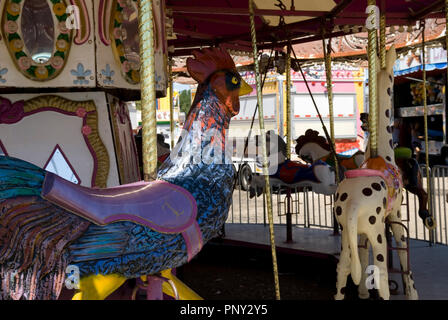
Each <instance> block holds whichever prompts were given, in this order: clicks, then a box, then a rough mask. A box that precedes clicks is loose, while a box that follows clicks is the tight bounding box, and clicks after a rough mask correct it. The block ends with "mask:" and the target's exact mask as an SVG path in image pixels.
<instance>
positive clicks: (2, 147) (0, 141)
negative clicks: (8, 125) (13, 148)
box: [0, 139, 8, 156]
mask: <svg viewBox="0 0 448 320" xmlns="http://www.w3.org/2000/svg"><path fill="white" fill-rule="evenodd" d="M0 150H1V151H2V152H3V154H4V155H5V156H8V151H6V147H5V146H4V144H3V143H2V140H1V139H0Z"/></svg>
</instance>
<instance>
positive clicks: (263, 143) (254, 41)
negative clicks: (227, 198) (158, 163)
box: [249, 0, 280, 300]
mask: <svg viewBox="0 0 448 320" xmlns="http://www.w3.org/2000/svg"><path fill="white" fill-rule="evenodd" d="M249 13H250V15H249V18H250V34H251V37H252V52H253V57H254V64H255V79H256V83H257V103H258V121H259V124H260V131H261V132H260V135H261V149H262V155H263V175H264V177H265V183H266V187H265V192H266V206H267V212H268V220H269V234H270V240H271V253H272V265H273V269H274V270H273V271H274V285H275V298H276V299H277V300H280V285H279V280H278V267H277V253H276V251H275V236H274V218H273V214H272V198H271V186H270V183H269V172H268V159H267V158H268V157H267V151H266V133H265V129H264V118H263V99H262V92H261V79H260V66H259V63H258V59H257V53H258V49H257V36H256V33H255V20H254V3H253V0H249Z"/></svg>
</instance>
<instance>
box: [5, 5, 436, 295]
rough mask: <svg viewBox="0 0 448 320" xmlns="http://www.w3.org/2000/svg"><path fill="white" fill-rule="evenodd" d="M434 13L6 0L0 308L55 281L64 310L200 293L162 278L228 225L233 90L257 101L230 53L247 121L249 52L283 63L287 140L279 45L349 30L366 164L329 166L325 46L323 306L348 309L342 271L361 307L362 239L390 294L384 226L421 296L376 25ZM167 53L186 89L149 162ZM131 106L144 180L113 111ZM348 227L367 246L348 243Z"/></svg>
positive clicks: (47, 290) (125, 127)
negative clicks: (130, 288) (360, 73)
mask: <svg viewBox="0 0 448 320" xmlns="http://www.w3.org/2000/svg"><path fill="white" fill-rule="evenodd" d="M444 9H445V1H440V0H437V1H431V0H425V1H408V0H397V1H375V0H368V1H366V0H334V1H333V0H325V1H315V2H307V3H303V2H298V1H296V2H294V1H286V0H283V1H280V0H276V1H273V0H272V1H271V0H248V1H246V2H244V1H237V0H226V1H224V0H218V1H208V0H199V1H180V0H179V1H178V0H167V1H163V0H153V1H151V0H99V1H93V0H5V1H1V2H0V12H1V26H0V28H1V32H0V56H1V57H2V59H1V61H0V151H1V154H3V155H0V209H1V210H0V299H57V298H58V297H59V295H60V293H61V290H62V288H63V286H64V285H65V286H67V285H68V286H71V288H77V289H78V290H77V291H76V293H75V294H74V296H73V298H74V299H105V298H107V296H109V295H110V294H111V293H112V292H114V291H115V290H116V289H118V288H119V287H120V286H121V285H122V284H123V283H124V282H125V281H126V279H134V278H141V279H142V280H143V281H144V283H145V284H144V287H145V289H146V290H147V296H148V298H149V299H161V298H162V292H164V293H166V294H168V295H171V296H173V297H175V298H180V299H197V298H200V297H199V296H198V295H197V294H195V293H194V292H193V291H192V290H191V289H189V288H188V287H187V286H186V285H184V284H183V283H182V282H181V281H180V280H179V279H177V278H176V277H175V276H174V275H173V274H172V273H171V271H170V270H171V269H172V268H176V267H179V266H181V265H183V264H185V263H187V262H188V261H190V260H191V259H192V258H193V257H194V256H195V255H196V254H197V253H198V252H199V251H200V250H201V248H202V246H203V245H204V244H205V243H207V241H209V240H210V239H212V238H213V237H215V236H216V235H217V234H218V233H219V231H220V230H221V228H222V226H223V225H224V223H225V221H226V218H227V214H228V210H229V206H230V203H231V199H232V193H233V186H234V177H235V174H236V173H235V169H234V166H233V165H232V164H231V160H230V155H229V154H228V153H227V151H228V150H227V149H226V147H225V137H226V132H227V130H228V128H229V123H230V119H231V118H232V117H233V116H235V115H236V114H237V113H238V111H239V96H240V95H244V94H248V93H249V92H250V91H251V90H252V88H251V87H250V86H249V85H247V84H246V83H245V82H244V80H243V79H242V77H241V76H240V74H239V73H238V70H237V68H236V66H235V63H234V62H233V60H232V58H231V55H230V54H229V52H230V53H232V52H235V51H239V52H247V54H248V55H252V57H254V71H255V75H256V92H257V108H258V112H259V113H260V114H263V103H262V96H261V92H262V80H261V73H262V72H261V71H260V66H259V59H258V58H257V57H258V56H259V54H260V51H262V50H267V49H271V50H274V51H281V52H286V70H287V72H286V78H287V80H286V81H287V83H288V85H287V86H286V99H287V108H288V112H287V113H286V114H287V116H286V128H287V129H286V135H287V137H289V136H290V134H291V125H290V123H291V119H290V116H289V115H290V114H291V112H290V111H289V110H290V106H291V101H290V94H291V93H290V85H289V84H290V81H291V74H290V72H289V71H290V70H291V68H293V69H295V70H296V71H300V72H302V69H301V66H300V61H299V60H298V59H296V58H295V52H294V50H292V45H293V44H300V43H305V42H309V41H314V40H323V41H324V40H325V39H331V38H334V37H338V36H342V35H346V34H351V33H355V32H360V31H364V32H367V33H368V39H369V43H368V62H369V75H370V78H369V132H370V142H369V148H368V150H367V151H366V154H365V159H366V160H365V161H364V162H363V163H362V164H361V165H360V167H359V168H357V169H353V170H350V171H346V172H343V171H342V169H341V168H340V166H339V165H335V164H338V162H339V160H338V158H337V157H336V153H335V147H334V125H333V120H334V119H333V106H332V103H333V102H332V85H331V46H330V43H331V42H328V43H327V44H325V41H324V44H325V45H324V48H325V49H324V56H325V66H326V72H327V88H328V89H327V90H328V102H329V112H330V130H329V131H327V130H326V128H325V127H324V132H325V139H326V140H327V142H328V145H329V150H330V153H331V156H330V157H333V164H334V169H331V170H330V167H329V165H328V164H326V163H323V162H319V163H314V164H313V167H312V168H315V167H322V168H323V170H324V171H325V172H327V173H328V177H326V178H328V179H327V180H328V181H327V180H325V181H327V182H326V183H327V185H326V186H327V187H328V188H324V189H325V190H324V189H322V190H324V191H323V193H328V192H330V191H331V192H330V193H335V204H334V212H335V216H336V218H337V220H338V222H339V223H340V225H341V229H342V235H341V237H342V238H341V239H342V252H341V258H340V262H339V265H338V269H337V271H338V281H337V294H336V296H335V298H337V299H341V298H343V294H344V287H345V282H346V277H347V276H348V274H351V276H352V278H353V280H354V282H355V283H356V284H358V283H361V286H360V291H359V292H360V297H362V298H366V297H367V296H368V294H367V292H366V288H365V287H363V286H362V284H363V280H365V279H364V278H363V277H365V273H364V272H362V270H361V267H365V265H366V264H367V260H368V248H369V244H370V245H371V246H372V248H373V253H374V260H375V265H377V266H378V267H379V269H380V271H381V273H380V275H381V290H380V291H379V292H380V296H381V298H384V299H388V298H389V290H388V282H387V279H388V278H387V272H388V271H387V267H386V258H387V252H386V251H387V247H386V240H385V234H384V233H385V228H386V224H387V223H391V224H392V230H393V234H394V236H395V238H396V239H397V243H398V245H399V246H400V248H401V249H404V250H401V251H400V253H399V256H400V262H401V265H402V268H403V276H404V279H405V281H404V283H405V284H406V294H407V297H408V298H409V299H417V298H418V295H417V291H416V290H415V288H414V286H413V280H412V275H411V272H410V266H409V264H408V263H407V261H409V257H407V255H408V254H409V250H407V249H408V247H406V246H407V243H406V241H404V240H403V236H404V234H403V230H402V229H401V226H400V223H399V222H400V221H401V219H400V216H399V210H398V208H399V205H400V204H401V197H402V187H403V182H402V179H401V174H400V171H399V169H398V167H397V165H396V163H395V160H394V151H393V145H392V143H391V141H392V140H391V135H392V130H391V120H392V107H391V99H392V90H391V86H392V85H393V75H392V65H393V62H394V61H395V59H394V52H395V50H394V48H393V47H392V48H391V49H389V53H388V54H387V58H386V43H385V28H386V26H390V25H410V24H414V23H415V22H416V21H424V19H425V18H427V17H445V13H444ZM422 25H424V23H423V24H422ZM378 40H379V41H378ZM422 45H423V46H424V45H425V42H424V39H423V42H422ZM423 52H424V50H423ZM377 53H378V54H379V56H378V55H377ZM175 56H190V58H188V59H187V69H188V73H189V75H190V76H191V77H192V78H193V79H194V80H195V81H197V83H198V90H197V93H196V96H195V100H194V101H193V104H192V107H191V110H190V112H189V114H188V115H187V119H186V121H185V125H184V132H185V135H183V136H181V139H179V141H178V143H177V145H176V147H175V148H174V149H173V151H172V153H171V155H170V156H169V157H167V158H166V160H165V161H164V162H163V163H162V164H161V166H160V167H159V168H158V166H157V151H156V150H157V147H156V145H157V135H156V116H155V115H156V111H155V109H156V108H155V100H156V98H158V97H163V96H165V95H166V94H167V89H168V88H169V86H171V85H172V75H171V72H170V70H171V68H170V67H169V66H170V59H171V58H172V57H175ZM423 61H424V58H423ZM302 75H303V74H302ZM303 78H304V79H305V76H303ZM423 82H424V83H425V82H426V75H425V71H423ZM305 83H306V82H305ZM307 88H308V90H309V93H310V97H311V99H313V103H314V105H315V102H314V98H313V96H312V92H311V90H310V89H309V87H308V85H307ZM423 91H424V93H423V96H424V99H423V101H424V119H425V122H424V127H425V132H426V145H428V139H427V132H428V127H427V121H426V118H427V107H426V91H425V90H423ZM170 92H172V90H170ZM139 99H141V105H142V122H143V127H142V155H141V156H142V157H143V177H141V176H140V170H139V164H138V154H137V148H136V145H135V142H134V140H133V135H132V129H131V125H130V119H129V113H128V109H127V104H126V102H127V101H134V100H139ZM316 108H317V107H316ZM322 124H323V122H322ZM259 127H260V130H261V136H260V139H259V141H260V143H259V147H260V149H259V152H260V155H261V156H262V159H263V161H262V162H263V176H261V177H260V178H259V179H258V183H259V184H260V185H261V187H262V189H264V190H265V191H264V192H265V193H266V202H267V203H266V205H267V212H268V219H269V232H270V240H271V249H272V251H271V252H272V262H273V273H274V283H275V293H276V298H277V299H280V287H279V280H278V269H277V258H276V251H275V240H274V239H275V238H274V228H273V218H272V202H271V201H272V200H271V197H270V192H271V188H270V185H271V181H270V176H269V172H268V160H267V159H268V158H267V157H268V155H269V154H268V153H269V150H270V149H268V146H269V145H268V144H267V142H266V135H265V132H264V128H265V127H264V120H263V117H259ZM211 132H212V134H211ZM290 143H291V139H287V149H286V153H285V159H283V160H284V162H285V163H286V165H284V167H285V168H286V171H285V170H283V169H282V170H283V171H281V170H279V174H278V176H276V177H272V178H279V179H280V180H283V183H284V184H285V185H288V184H291V183H297V182H298V181H297V180H296V178H297V177H296V174H298V173H297V170H298V168H299V167H300V166H296V165H294V164H292V161H290V157H291V155H290V151H291V145H290ZM198 150H199V151H198ZM426 150H428V148H426ZM197 152H199V160H198V158H197V155H198V153H197ZM313 160H314V159H313ZM426 160H427V163H428V159H426ZM281 164H282V163H281ZM358 165H359V163H358ZM291 168H292V169H291ZM306 168H307V169H308V172H309V171H314V169H311V170H310V169H309V168H310V167H309V166H306ZM427 170H428V166H427ZM285 172H288V173H285ZM343 174H345V178H344V176H343ZM333 175H334V176H333ZM291 176H294V178H293V179H291ZM427 176H429V175H428V172H427ZM141 178H143V179H144V180H143V181H141ZM285 179H286V180H285ZM297 179H298V178H297ZM304 179H305V180H306V178H304ZM321 183H322V181H321ZM337 183H339V185H338V186H336V184H337ZM427 189H428V190H429V189H430V186H429V184H428V186H427ZM329 190H330V191H329ZM357 193H359V194H357ZM360 202H361V203H360ZM429 203H431V202H430V201H429V202H428V204H429ZM429 212H431V211H429ZM434 224H435V221H434ZM430 227H431V226H430ZM358 234H362V236H361V240H362V242H361V244H362V245H365V246H364V247H360V248H359V249H358V243H357V241H356V240H357V235H358ZM366 248H367V249H366ZM358 251H359V256H360V257H359V256H358ZM77 277H78V278H79V281H78V280H77V279H78V278H77Z"/></svg>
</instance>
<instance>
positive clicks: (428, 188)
mask: <svg viewBox="0 0 448 320" xmlns="http://www.w3.org/2000/svg"><path fill="white" fill-rule="evenodd" d="M422 69H423V70H422V73H423V123H424V130H425V164H426V192H427V193H428V212H429V213H430V214H431V183H430V179H429V177H430V175H429V142H428V104H427V102H426V53H425V20H423V21H422ZM431 215H432V214H431ZM430 235H432V233H430Z"/></svg>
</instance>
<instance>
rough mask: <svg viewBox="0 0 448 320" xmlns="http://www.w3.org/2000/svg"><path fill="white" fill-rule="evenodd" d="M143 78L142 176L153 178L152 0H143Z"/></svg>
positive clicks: (155, 137) (154, 173) (155, 125)
mask: <svg viewBox="0 0 448 320" xmlns="http://www.w3.org/2000/svg"><path fill="white" fill-rule="evenodd" d="M139 3H140V7H139V10H138V12H139V14H138V18H139V24H138V29H139V36H140V59H141V69H140V79H141V85H140V86H141V105H142V140H143V141H142V150H143V151H142V153H143V178H144V179H145V181H150V180H153V179H155V178H156V174H157V123H156V90H155V79H154V30H153V16H152V0H140V2H139Z"/></svg>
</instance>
